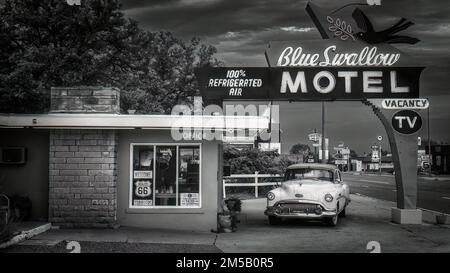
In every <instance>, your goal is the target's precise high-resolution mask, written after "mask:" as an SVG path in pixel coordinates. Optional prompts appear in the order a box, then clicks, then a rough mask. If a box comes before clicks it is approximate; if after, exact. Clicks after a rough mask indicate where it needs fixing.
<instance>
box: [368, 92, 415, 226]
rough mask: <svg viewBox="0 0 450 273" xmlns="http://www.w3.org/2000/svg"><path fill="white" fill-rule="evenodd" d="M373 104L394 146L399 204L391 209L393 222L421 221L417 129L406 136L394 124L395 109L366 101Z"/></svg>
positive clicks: (393, 154)
mask: <svg viewBox="0 0 450 273" xmlns="http://www.w3.org/2000/svg"><path fill="white" fill-rule="evenodd" d="M363 103H364V104H366V105H368V106H370V107H372V110H373V112H374V113H375V115H376V116H377V117H378V118H379V119H380V121H381V123H382V124H383V126H384V128H385V130H386V133H387V136H388V139H389V144H390V146H391V152H392V159H393V162H394V171H395V183H396V190H397V191H396V193H397V207H396V208H392V210H391V212H392V221H393V222H395V223H399V224H421V223H422V211H421V210H419V209H417V152H418V147H417V136H418V132H415V133H413V134H409V135H404V134H400V133H399V132H396V131H395V130H394V128H393V127H392V125H391V119H392V116H393V115H394V114H395V111H392V110H387V109H381V108H379V107H378V106H377V105H376V102H374V101H370V100H369V101H368V100H365V101H363Z"/></svg>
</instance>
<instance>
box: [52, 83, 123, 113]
mask: <svg viewBox="0 0 450 273" xmlns="http://www.w3.org/2000/svg"><path fill="white" fill-rule="evenodd" d="M50 112H52V113H109V114H112V113H115V114H118V113H119V112H120V91H119V89H117V88H112V87H101V86H98V87H94V86H78V87H52V89H51V100H50Z"/></svg>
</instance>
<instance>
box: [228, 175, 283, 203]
mask: <svg viewBox="0 0 450 273" xmlns="http://www.w3.org/2000/svg"><path fill="white" fill-rule="evenodd" d="M280 177H282V176H281V175H279V174H260V173H258V172H255V173H254V174H232V175H230V176H224V177H223V183H222V184H223V198H226V197H227V196H226V188H227V187H255V197H256V198H258V187H261V186H274V185H276V184H277V182H259V180H260V178H280ZM246 178H247V179H248V178H253V182H242V183H241V182H230V180H235V179H246Z"/></svg>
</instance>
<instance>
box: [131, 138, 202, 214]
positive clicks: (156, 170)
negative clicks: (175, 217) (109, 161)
mask: <svg viewBox="0 0 450 273" xmlns="http://www.w3.org/2000/svg"><path fill="white" fill-rule="evenodd" d="M131 157H132V158H131V162H132V170H131V183H130V207H132V208H171V207H177V208H199V207H200V206H201V200H200V183H201V181H200V145H198V144H196V145H151V144H145V145H144V144H132V145H131Z"/></svg>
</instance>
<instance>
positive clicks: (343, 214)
mask: <svg viewBox="0 0 450 273" xmlns="http://www.w3.org/2000/svg"><path fill="white" fill-rule="evenodd" d="M345 209H346V208H344V209H343V210H342V211H341V212H340V213H339V217H342V218H344V217H345V216H346V212H345Z"/></svg>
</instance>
